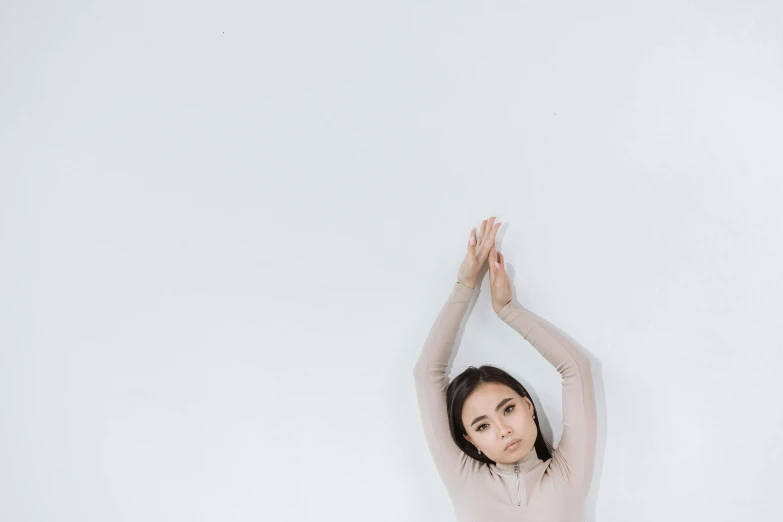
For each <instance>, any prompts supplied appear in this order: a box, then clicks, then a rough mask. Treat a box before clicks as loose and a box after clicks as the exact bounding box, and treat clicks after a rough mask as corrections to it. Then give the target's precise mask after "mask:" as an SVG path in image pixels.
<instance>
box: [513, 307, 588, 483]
mask: <svg viewBox="0 0 783 522" xmlns="http://www.w3.org/2000/svg"><path fill="white" fill-rule="evenodd" d="M498 317H500V318H501V319H502V320H503V321H505V322H506V323H507V324H508V325H509V326H510V327H511V328H513V329H514V330H516V331H517V332H519V333H520V334H521V335H522V337H524V338H525V339H526V340H527V341H528V342H529V343H530V344H531V345H533V348H535V349H536V350H538V352H539V353H540V354H541V355H543V356H544V358H545V359H546V360H547V361H548V362H549V363H550V364H551V365H552V366H554V367H555V369H556V370H557V371H558V373H559V374H560V375H561V377H562V378H563V435H562V436H561V438H560V443H559V444H558V446H557V449H556V450H555V452H554V454H553V455H552V460H553V464H554V465H555V466H557V468H558V469H559V472H560V474H561V475H562V477H563V478H564V480H565V481H566V482H567V483H568V484H569V485H570V486H572V487H573V488H574V489H575V490H577V491H580V492H581V493H582V494H584V495H586V494H587V493H588V490H589V489H590V483H591V479H592V474H593V466H594V462H595V443H596V407H595V388H594V385H593V375H592V371H591V369H590V358H589V357H588V356H587V355H586V354H585V353H583V352H582V351H581V350H580V349H579V348H577V347H576V346H575V345H574V344H572V343H571V342H570V341H569V340H568V339H566V338H565V337H564V336H563V335H561V334H560V333H559V332H558V331H557V330H556V329H555V328H554V327H552V326H550V325H548V324H547V322H546V321H545V320H544V319H542V318H541V317H539V316H537V315H536V314H534V313H533V312H531V311H530V310H528V309H526V308H523V307H521V306H517V305H515V304H514V303H513V302H509V303H507V304H506V305H505V306H503V308H501V309H500V311H499V312H498Z"/></svg>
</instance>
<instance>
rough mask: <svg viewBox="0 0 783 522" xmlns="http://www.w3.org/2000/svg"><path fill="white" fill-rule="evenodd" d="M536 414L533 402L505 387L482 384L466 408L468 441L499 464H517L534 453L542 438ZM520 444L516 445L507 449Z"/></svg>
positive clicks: (465, 417)
mask: <svg viewBox="0 0 783 522" xmlns="http://www.w3.org/2000/svg"><path fill="white" fill-rule="evenodd" d="M534 412H535V408H534V407H533V403H532V402H530V399H528V398H527V397H524V398H523V397H520V396H519V394H518V393H517V392H515V391H514V390H512V389H511V388H509V387H508V386H506V385H505V384H500V383H496V382H488V383H485V384H482V385H481V386H479V387H478V388H476V389H475V390H474V391H473V393H471V394H470V395H469V396H468V398H467V399H466V400H465V404H464V405H463V407H462V424H463V426H465V431H466V432H467V435H465V438H466V439H467V440H468V442H470V443H471V444H473V445H474V446H476V447H477V448H478V449H480V450H481V453H484V454H485V455H486V456H487V457H489V458H490V459H492V460H494V461H495V462H499V463H502V464H513V463H514V462H516V461H518V460H519V459H521V458H522V457H524V456H525V455H527V454H528V453H529V452H530V451H531V450H532V449H533V443H534V442H535V441H536V436H537V435H538V428H536V424H535V421H534V420H533V413H534ZM516 440H518V441H519V442H518V443H517V444H516V445H514V446H512V447H510V448H508V449H506V445H507V444H508V443H509V442H512V441H516Z"/></svg>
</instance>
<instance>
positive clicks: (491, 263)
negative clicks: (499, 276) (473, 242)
mask: <svg viewBox="0 0 783 522" xmlns="http://www.w3.org/2000/svg"><path fill="white" fill-rule="evenodd" d="M487 259H488V261H489V275H490V277H494V276H495V272H496V271H497V267H496V266H495V261H496V260H497V250H495V244H494V243H492V247H491V248H490V249H489V256H488V258H487Z"/></svg>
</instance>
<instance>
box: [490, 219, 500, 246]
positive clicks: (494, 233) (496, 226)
mask: <svg viewBox="0 0 783 522" xmlns="http://www.w3.org/2000/svg"><path fill="white" fill-rule="evenodd" d="M502 224H503V222H502V221H498V222H497V223H495V226H494V227H493V228H492V237H491V238H490V239H491V240H492V241H495V236H497V235H498V230H500V225H502Z"/></svg>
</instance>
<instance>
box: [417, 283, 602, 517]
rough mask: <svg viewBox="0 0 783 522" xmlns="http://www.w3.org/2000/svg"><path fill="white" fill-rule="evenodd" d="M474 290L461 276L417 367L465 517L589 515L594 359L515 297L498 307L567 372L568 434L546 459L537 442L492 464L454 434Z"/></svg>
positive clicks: (430, 430) (443, 468)
mask: <svg viewBox="0 0 783 522" xmlns="http://www.w3.org/2000/svg"><path fill="white" fill-rule="evenodd" d="M474 291H475V290H474V289H472V288H469V287H467V286H464V285H462V284H460V283H458V282H455V283H454V286H453V289H452V291H451V294H450V295H449V298H448V300H447V301H446V303H445V305H444V306H443V308H442V310H441V312H440V314H439V315H438V317H437V319H436V320H435V324H434V325H433V326H432V328H431V329H430V333H429V335H428V336H427V340H426V341H425V343H424V347H423V348H422V351H421V355H420V356H419V359H418V361H417V363H416V366H415V367H414V370H413V376H414V381H415V384H416V396H417V398H418V403H419V413H420V415H421V422H422V426H423V428H424V436H425V438H426V440H427V446H428V447H429V450H430V453H431V455H432V458H433V461H434V462H435V467H436V468H437V470H438V474H439V475H440V477H441V480H442V481H443V484H444V485H445V487H446V490H447V491H448V494H449V497H450V498H451V501H452V505H453V507H454V511H455V514H456V516H457V521H458V522H486V521H488V520H491V521H493V522H505V521H508V522H512V521H513V522H523V521H535V522H574V521H581V520H583V516H584V506H585V499H586V497H587V493H588V490H589V489H590V483H591V476H592V473H593V464H594V458H595V442H596V409H595V391H594V387H593V378H592V374H591V371H590V359H589V358H588V356H587V355H585V354H584V353H582V352H581V351H580V350H579V349H577V347H576V346H574V345H573V344H572V343H571V342H569V341H568V340H567V339H566V338H565V337H564V336H562V335H561V334H560V333H558V332H557V331H556V330H555V329H554V328H552V327H551V326H548V325H547V324H546V322H545V321H543V319H541V318H540V317H539V316H537V315H535V314H534V313H532V312H530V311H529V310H527V309H525V308H523V307H520V306H517V305H515V304H514V303H513V302H510V303H508V304H506V305H505V306H504V307H503V308H502V309H501V310H500V312H498V314H497V315H498V317H499V318H500V319H502V320H503V321H505V322H506V324H508V325H509V326H510V327H511V328H513V329H514V330H516V331H517V332H519V333H520V334H521V335H522V337H524V338H525V339H526V340H527V341H528V342H529V343H530V344H531V345H532V346H533V348H535V349H536V350H538V352H539V353H540V354H541V355H543V356H544V358H545V359H546V360H547V361H549V363H550V364H551V365H552V366H554V367H555V369H556V370H557V371H558V373H560V375H561V376H562V379H563V381H562V383H563V434H562V436H561V438H560V442H559V444H558V446H557V448H556V449H555V451H554V452H553V456H552V458H551V459H548V460H546V461H542V460H540V459H539V458H538V456H537V455H536V450H535V449H532V450H531V451H530V452H529V453H528V454H527V455H525V456H524V457H522V459H520V460H519V461H518V462H517V463H516V464H502V463H497V464H489V465H488V464H486V463H484V462H479V461H477V460H474V459H473V458H471V457H469V456H467V455H466V454H465V453H464V452H463V451H462V450H461V449H459V447H457V445H456V444H455V443H454V441H453V440H452V438H451V433H450V432H449V420H448V416H447V412H446V388H447V387H448V374H449V359H450V357H451V354H452V350H453V348H454V343H455V341H456V338H457V333H458V332H459V328H460V325H461V323H462V319H463V318H464V316H465V312H466V311H467V309H468V305H469V303H470V300H471V298H472V297H473V294H474ZM539 411H540V410H539Z"/></svg>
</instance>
